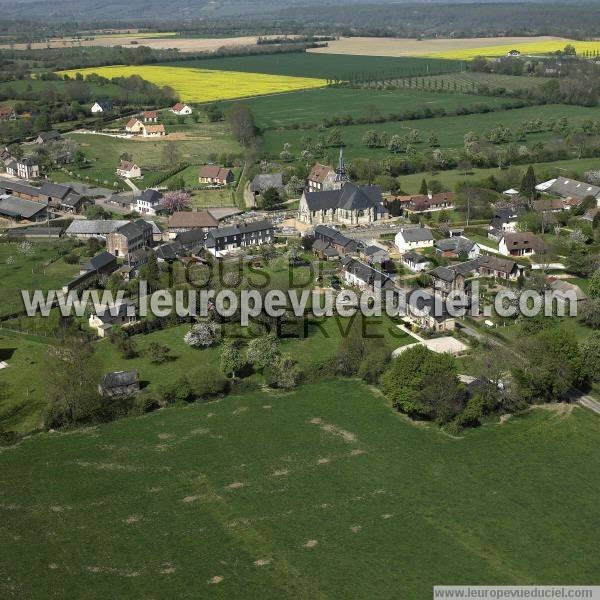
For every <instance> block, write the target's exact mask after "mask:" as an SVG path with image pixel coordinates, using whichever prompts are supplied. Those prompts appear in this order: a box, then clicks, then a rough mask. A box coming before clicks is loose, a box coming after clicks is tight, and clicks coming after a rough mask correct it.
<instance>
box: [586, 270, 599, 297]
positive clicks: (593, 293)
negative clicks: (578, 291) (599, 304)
mask: <svg viewBox="0 0 600 600" xmlns="http://www.w3.org/2000/svg"><path fill="white" fill-rule="evenodd" d="M588 296H589V297H590V298H593V299H594V300H598V299H599V298H600V269H596V270H595V271H594V274H593V275H592V276H591V277H590V282H589V285H588Z"/></svg>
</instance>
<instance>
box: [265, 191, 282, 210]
mask: <svg viewBox="0 0 600 600" xmlns="http://www.w3.org/2000/svg"><path fill="white" fill-rule="evenodd" d="M262 200H263V207H264V208H265V210H275V209H276V208H277V207H278V206H279V205H280V204H281V196H280V195H279V190H278V189H277V188H274V187H270V188H267V189H266V190H265V191H264V192H263V193H262Z"/></svg>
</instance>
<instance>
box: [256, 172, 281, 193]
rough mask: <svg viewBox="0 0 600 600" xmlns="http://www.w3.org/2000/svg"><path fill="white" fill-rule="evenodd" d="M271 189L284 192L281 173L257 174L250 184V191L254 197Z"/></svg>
mask: <svg viewBox="0 0 600 600" xmlns="http://www.w3.org/2000/svg"><path fill="white" fill-rule="evenodd" d="M271 188H274V189H276V190H277V191H278V192H283V191H284V189H285V187H284V185H283V173H259V174H258V175H257V176H256V177H255V178H254V179H253V180H252V182H251V183H250V191H251V192H252V193H253V194H254V195H255V196H259V195H260V194H262V193H264V192H266V191H267V190H268V189H271Z"/></svg>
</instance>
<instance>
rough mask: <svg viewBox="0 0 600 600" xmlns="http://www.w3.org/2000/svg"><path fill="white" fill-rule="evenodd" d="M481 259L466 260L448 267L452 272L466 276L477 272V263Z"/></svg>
mask: <svg viewBox="0 0 600 600" xmlns="http://www.w3.org/2000/svg"><path fill="white" fill-rule="evenodd" d="M481 258H482V257H479V258H475V259H473V260H467V261H465V262H462V263H459V264H457V265H452V266H451V267H449V268H450V269H452V270H453V271H456V272H457V273H460V274H461V275H464V276H467V275H469V274H470V273H473V272H474V271H477V269H478V268H479V261H480V259H481Z"/></svg>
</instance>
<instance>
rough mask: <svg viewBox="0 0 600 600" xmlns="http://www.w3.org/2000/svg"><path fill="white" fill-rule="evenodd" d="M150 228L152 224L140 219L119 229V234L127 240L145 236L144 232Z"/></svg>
mask: <svg viewBox="0 0 600 600" xmlns="http://www.w3.org/2000/svg"><path fill="white" fill-rule="evenodd" d="M149 227H150V224H149V223H147V222H146V221H144V220H143V219H138V220H137V221H135V222H133V223H126V224H125V225H122V226H121V227H119V228H118V229H117V231H116V232H117V233H120V234H121V235H124V236H125V237H126V238H127V239H131V238H135V237H138V236H140V235H143V233H144V231H145V230H147V229H148V228H149Z"/></svg>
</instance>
